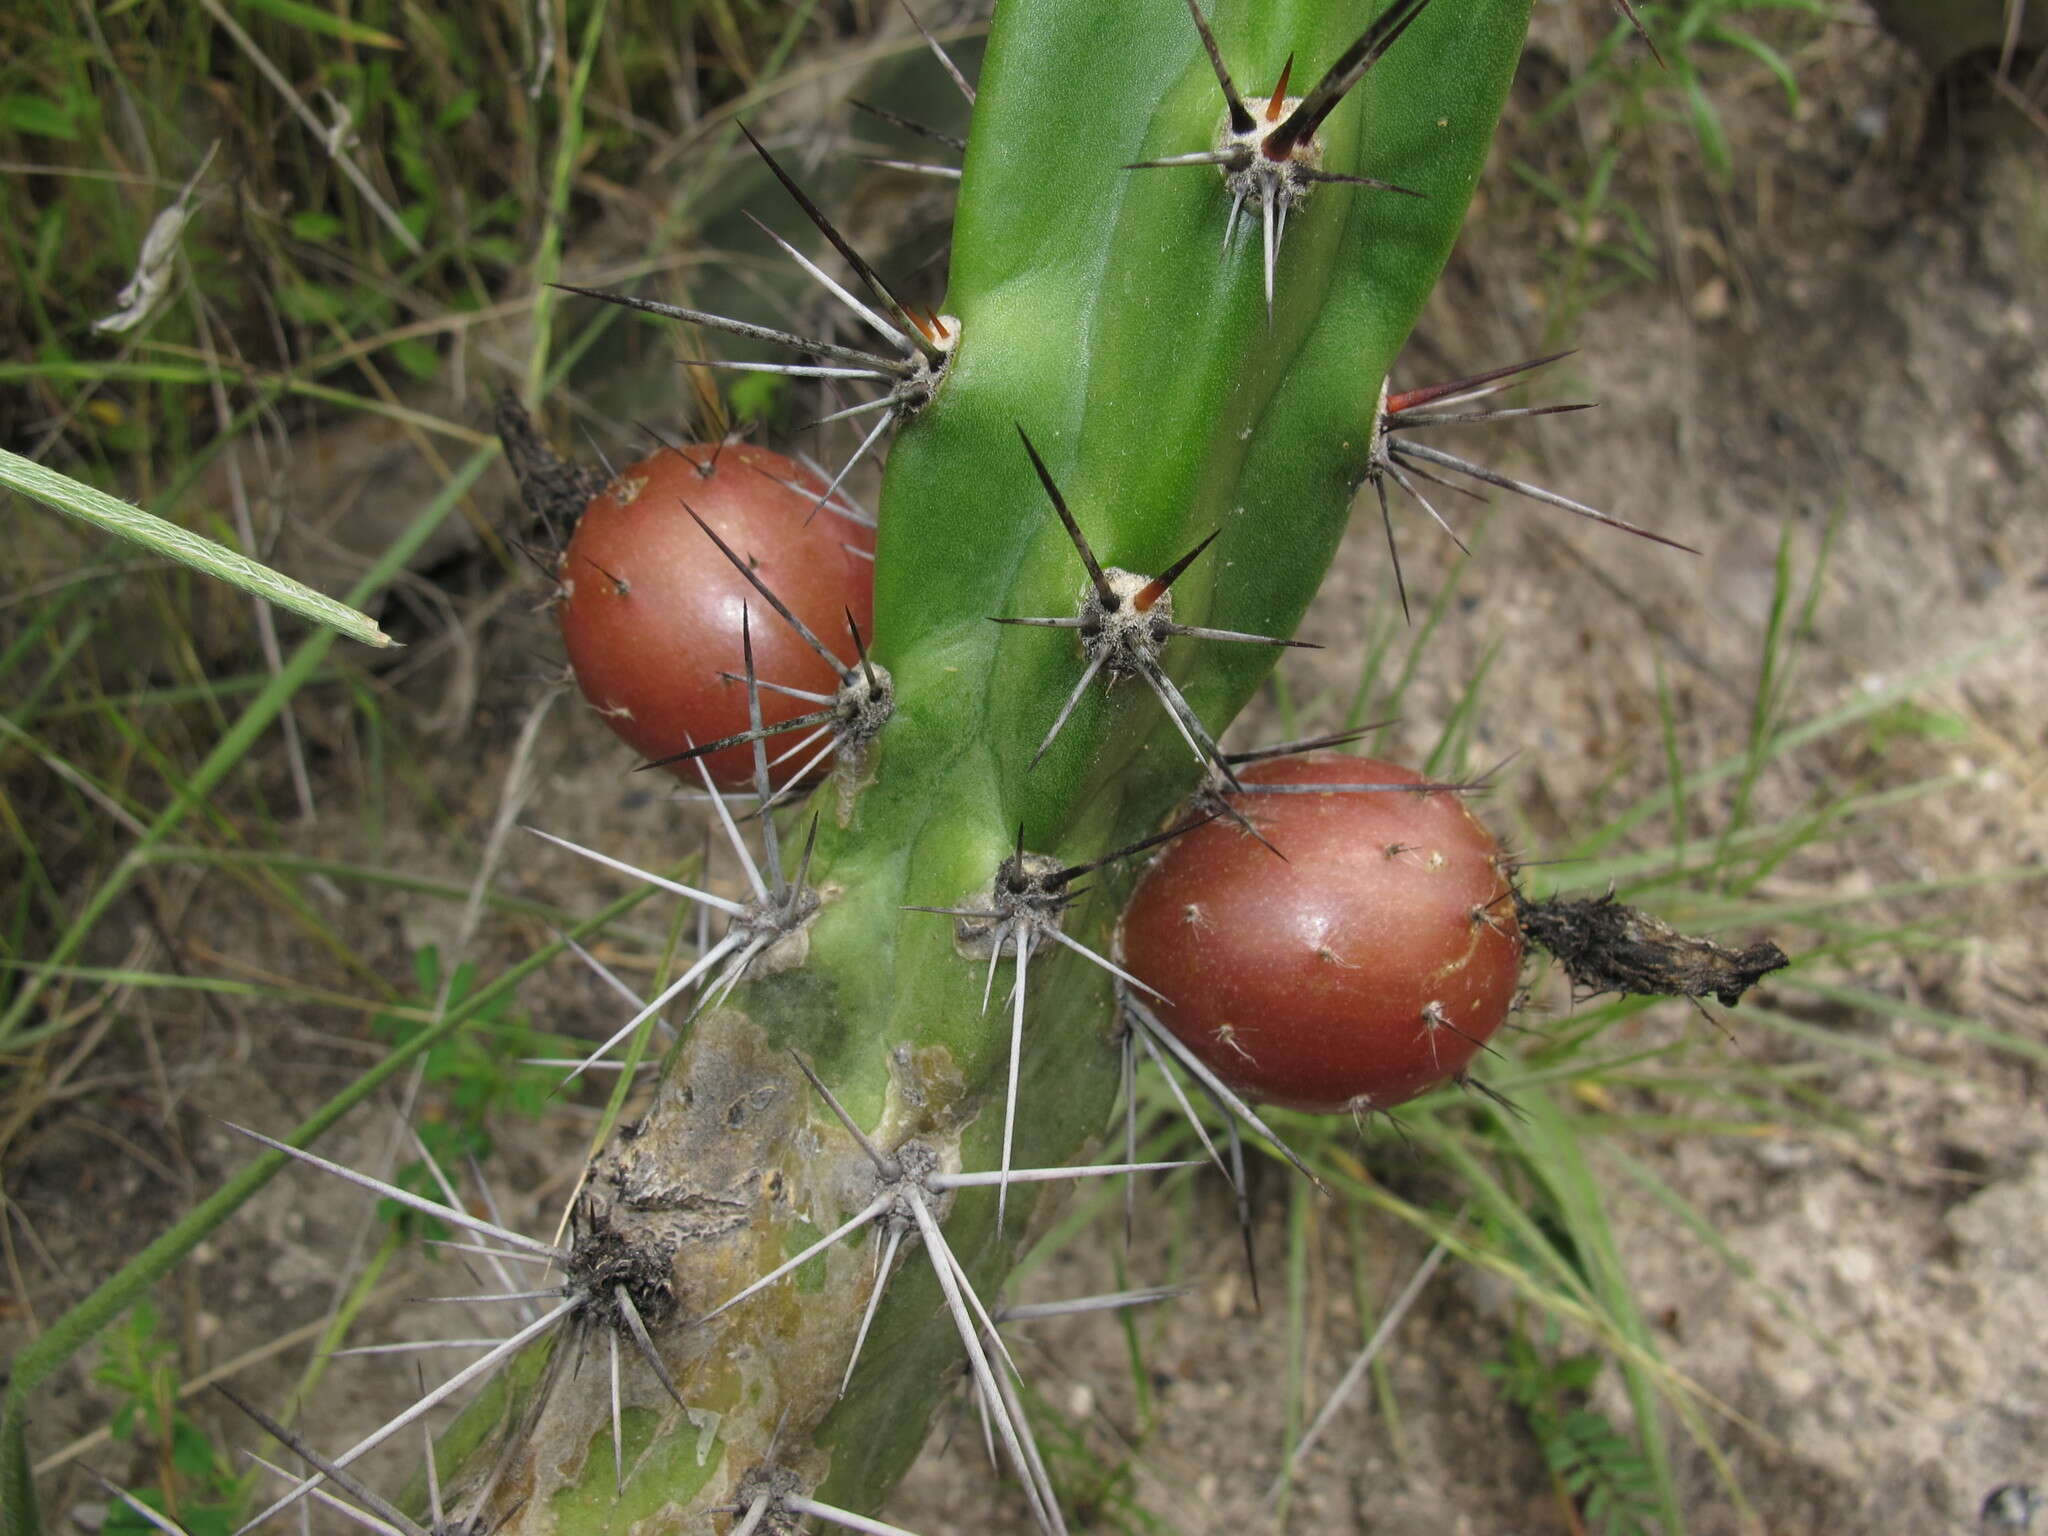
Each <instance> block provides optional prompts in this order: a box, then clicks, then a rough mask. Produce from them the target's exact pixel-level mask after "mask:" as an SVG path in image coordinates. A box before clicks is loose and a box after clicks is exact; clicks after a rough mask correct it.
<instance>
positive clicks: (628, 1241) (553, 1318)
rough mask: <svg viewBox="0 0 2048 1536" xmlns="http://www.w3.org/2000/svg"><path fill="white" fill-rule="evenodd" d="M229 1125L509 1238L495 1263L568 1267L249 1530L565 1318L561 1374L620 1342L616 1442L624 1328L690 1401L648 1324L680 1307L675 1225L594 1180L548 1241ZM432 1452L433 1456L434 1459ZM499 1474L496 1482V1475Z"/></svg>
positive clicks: (555, 1361)
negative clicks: (537, 1307)
mask: <svg viewBox="0 0 2048 1536" xmlns="http://www.w3.org/2000/svg"><path fill="white" fill-rule="evenodd" d="M228 1129H230V1130H232V1131H234V1132H236V1133H237V1134H239V1135H242V1136H247V1137H248V1138H250V1139H251V1140H252V1141H258V1142H261V1143H262V1144H263V1145H264V1146H266V1147H269V1148H270V1149H271V1150H273V1151H276V1152H282V1153H284V1154H285V1155H286V1156H287V1157H291V1158H295V1159H297V1160H298V1161H300V1162H302V1163H305V1164H307V1165H309V1166H310V1167H314V1168H317V1169H319V1170H321V1171H322V1172H323V1173H330V1174H333V1175H334V1176H335V1177H337V1178H341V1179H345V1180H346V1181H348V1182H349V1183H351V1184H354V1185H356V1186H358V1187H359V1188H362V1189H366V1190H369V1191H371V1192H373V1193H375V1194H377V1195H380V1196H382V1197H383V1198H385V1199H387V1200H395V1201H397V1202H398V1203H399V1204H400V1205H403V1206H407V1207H409V1208H410V1209H412V1210H415V1211H418V1212H420V1213H421V1214H423V1215H427V1216H431V1217H433V1218H434V1219H436V1220H438V1221H444V1222H447V1223H448V1224H449V1225H451V1226H455V1227H461V1228H464V1229H466V1230H468V1231H471V1232H474V1233H477V1234H479V1235H480V1236H482V1237H485V1238H487V1239H489V1240H490V1241H491V1242H492V1243H494V1244H497V1245H499V1246H498V1247H497V1248H495V1249H492V1250H489V1252H490V1254H491V1256H492V1258H493V1260H494V1262H500V1263H502V1262H505V1261H512V1262H519V1263H527V1264H539V1265H541V1266H543V1267H544V1271H545V1269H547V1268H553V1269H559V1270H560V1271H561V1272H562V1275H563V1279H562V1281H561V1283H560V1284H558V1285H554V1286H548V1287H544V1288H539V1289H535V1290H533V1291H531V1292H519V1293H515V1294H514V1295H513V1296H511V1297H509V1298H508V1299H512V1300H525V1299H527V1298H528V1297H532V1298H550V1299H552V1300H553V1302H554V1305H553V1306H551V1307H549V1308H547V1309H546V1310H545V1311H543V1312H542V1313H541V1314H540V1315H539V1316H538V1317H536V1318H533V1319H532V1320H530V1321H528V1322H526V1323H525V1324H524V1325H523V1326H522V1327H520V1328H519V1329H517V1330H516V1331H515V1332H513V1333H512V1334H511V1335H509V1336H508V1337H506V1338H504V1339H502V1340H494V1341H490V1348H489V1350H488V1351H487V1352H486V1353H485V1354H484V1355H483V1356H482V1357H481V1358H479V1359H477V1360H475V1361H473V1362H471V1364H469V1365H468V1366H466V1367H464V1368H463V1369H462V1370H460V1371H458V1372H456V1373H455V1375H453V1376H452V1377H450V1378H449V1379H448V1380H447V1381H445V1382H443V1383H442V1384H441V1385H440V1386H438V1387H435V1388H434V1389H433V1390H431V1391H429V1392H426V1393H424V1394H423V1395H422V1396H421V1397H420V1398H419V1399H418V1400H417V1401H416V1402H414V1403H413V1404H412V1406H411V1407H409V1408H407V1409H405V1410H404V1411H403V1412H401V1413H399V1414H398V1415H397V1416H396V1417H395V1418H392V1419H390V1420H388V1421H387V1422H385V1423H384V1424H383V1425H381V1426H379V1427H378V1428H377V1429H374V1430H372V1431H371V1432H370V1433H369V1434H368V1435H366V1436H364V1437H363V1438H362V1439H361V1440H359V1441H358V1442H357V1443H356V1444H355V1445H353V1446H351V1447H350V1448H349V1449H348V1450H346V1451H343V1452H341V1453H340V1454H339V1455H337V1456H334V1457H332V1458H330V1459H328V1460H327V1461H324V1462H320V1463H317V1464H316V1469H315V1471H314V1473H313V1475H312V1476H310V1477H306V1478H303V1479H301V1480H300V1481H299V1482H297V1483H296V1484H294V1485H293V1487H292V1488H291V1489H290V1490H288V1491H287V1492H286V1493H285V1494H284V1495H283V1497H281V1498H279V1499H277V1500H275V1501H274V1502H273V1503H271V1504H270V1506H269V1507H268V1508H266V1509H265V1510H263V1512H262V1513H261V1514H259V1515H257V1516H256V1518H255V1519H254V1520H251V1521H249V1522H248V1523H247V1524H246V1525H245V1526H243V1527H242V1529H244V1530H247V1529H250V1528H251V1527H254V1526H256V1525H260V1524H261V1523H262V1522H263V1521H265V1520H268V1519H269V1518H270V1517H271V1516H272V1515H275V1514H277V1513H278V1512H280V1511H281V1510H284V1509H286V1508H289V1507H290V1506H291V1505H292V1504H295V1503H297V1502H298V1501H299V1500H300V1499H302V1498H304V1497H306V1496H307V1495H309V1494H317V1493H318V1491H319V1490H320V1488H321V1487H322V1485H323V1484H325V1483H326V1482H327V1481H328V1480H329V1478H330V1476H331V1475H332V1472H333V1470H335V1469H340V1468H346V1467H348V1466H350V1465H352V1464H353V1463H355V1462H356V1461H358V1460H360V1459H361V1458H362V1457H363V1456H365V1455H367V1454H369V1452H371V1451H372V1450H374V1449H376V1448H377V1447H378V1446H379V1445H382V1444H383V1443H384V1442H385V1441H386V1440H388V1439H390V1438H391V1437H392V1436H393V1435H395V1434H397V1433H398V1432H399V1431H400V1430H401V1429H404V1428H405V1427H406V1426H407V1425H408V1424H411V1423H413V1422H414V1421H416V1420H419V1419H421V1418H424V1417H425V1416H426V1414H427V1413H428V1412H429V1411H431V1410H432V1409H433V1408H434V1407H436V1406H437V1405H438V1404H440V1403H441V1402H443V1401H445V1400H446V1399H447V1398H449V1397H451V1396H453V1395H454V1394H455V1393H457V1392H459V1391H461V1390H462V1389H463V1388H465V1387H467V1386H469V1385H470V1384H471V1383H472V1382H475V1381H477V1380H479V1379H481V1378H483V1377H485V1376H487V1375H489V1374H490V1373H491V1372H493V1371H495V1370H496V1369H497V1368H498V1367H499V1366H501V1365H503V1364H505V1363H506V1362H507V1361H509V1360H510V1359H511V1358H512V1357H513V1356H514V1355H516V1354H518V1353H519V1352H520V1351H521V1350H522V1349H524V1348H525V1347H526V1346H527V1345H528V1344H529V1343H531V1342H532V1341H534V1340H535V1339H538V1338H540V1337H541V1336H542V1335H544V1334H546V1333H548V1332H550V1331H551V1330H553V1329H555V1328H556V1327H558V1326H563V1325H566V1326H567V1327H568V1328H569V1329H570V1330H571V1340H570V1342H568V1343H567V1344H566V1345H565V1344H558V1345H557V1346H556V1348H555V1350H554V1351H553V1353H552V1355H551V1356H550V1358H549V1361H548V1370H549V1371H550V1372H551V1373H552V1372H554V1371H556V1370H557V1369H558V1368H559V1366H560V1364H561V1362H562V1360H563V1359H564V1358H566V1357H567V1356H568V1355H570V1354H572V1353H573V1354H574V1355H575V1356H576V1358H577V1360H578V1361H579V1362H580V1361H581V1359H582V1357H583V1355H584V1354H585V1352H586V1351H587V1350H588V1349H589V1348H590V1346H591V1344H592V1343H593V1341H594V1339H595V1337H596V1335H598V1334H600V1333H602V1334H604V1335H605V1337H606V1338H607V1340H608V1341H609V1343H610V1350H609V1353H610V1360H611V1372H612V1374H611V1397H612V1406H613V1415H614V1418H613V1423H614V1434H613V1444H614V1445H615V1446H616V1445H618V1444H619V1443H620V1442H619V1438H618V1434H617V1424H618V1405H619V1401H620V1396H619V1370H620V1362H619V1351H618V1347H617V1345H618V1340H619V1338H620V1337H622V1336H623V1337H625V1338H626V1339H627V1341H628V1342H629V1343H630V1345H631V1346H632V1348H633V1349H634V1350H635V1351H637V1352H638V1355H639V1358H640V1359H641V1360H642V1361H643V1362H644V1363H645V1364H646V1365H647V1367H648V1369H649V1370H650V1371H651V1372H652V1373H653V1374H654V1376H655V1378H656V1379H657V1380H658V1381H659V1382H660V1383H661V1385H662V1387H663V1389H664V1390H665V1391H666V1392H667V1393H668V1395H669V1397H670V1398H671V1399H672V1400H674V1401H675V1402H676V1403H677V1405H678V1406H682V1395H681V1393H680V1392H679V1391H678V1389H677V1387H676V1384H675V1380H674V1378H673V1377H672V1376H671V1375H670V1374H669V1371H668V1367H667V1366H666V1365H665V1364H664V1363H663V1362H662V1359H661V1356H660V1353H659V1352H658V1351H657V1350H656V1349H655V1347H654V1341H653V1339H652V1337H651V1335H650V1334H649V1333H648V1326H647V1325H648V1320H649V1319H652V1320H653V1321H654V1322H655V1323H656V1324H660V1323H662V1322H664V1321H666V1320H668V1319H669V1317H670V1316H671V1315H672V1314H673V1313H674V1311H675V1308H676V1302H677V1298H676V1296H675V1292H674V1287H673V1284H672V1282H671V1278H670V1277H671V1273H672V1260H673V1258H674V1245H675V1242H676V1239H675V1237H674V1236H673V1234H671V1233H668V1232H666V1231H664V1230H663V1229H662V1228H661V1227H660V1226H659V1225H658V1224H657V1223H655V1222H653V1221H650V1220H649V1218H647V1217H646V1216H644V1215H642V1214H640V1213H638V1212H634V1211H629V1210H626V1209H624V1208H623V1207H621V1208H619V1209H616V1210H614V1209H613V1208H612V1207H611V1206H610V1205H609V1204H608V1202H607V1201H606V1200H605V1199H604V1198H603V1197H602V1196H601V1195H600V1194H599V1193H598V1192H597V1191H595V1190H593V1189H591V1188H588V1187H586V1188H585V1189H584V1190H583V1191H582V1192H581V1193H580V1194H579V1196H578V1197H577V1201H576V1204H575V1206H574V1207H573V1208H572V1210H571V1214H570V1221H569V1227H570V1231H571V1233H572V1237H571V1241H570V1243H569V1245H568V1246H567V1247H562V1246H559V1245H557V1244H553V1243H543V1242H539V1241H537V1240H535V1239H533V1238H530V1237H527V1236H525V1235H523V1234H522V1233H518V1232H514V1231H512V1230H510V1229H509V1228H506V1227H503V1226H500V1225H498V1224H497V1223H496V1222H491V1221H486V1220H484V1219H483V1218H481V1217H478V1216H473V1215H471V1214H470V1213H469V1212H467V1211H465V1210H462V1209H460V1208H459V1207H458V1206H456V1205H454V1204H452V1203H451V1204H443V1203H441V1202H440V1201H436V1200H429V1199H427V1198H426V1197H425V1196H423V1195H416V1194H414V1193H413V1192H412V1191H410V1190H407V1189H402V1188H400V1187H399V1186H398V1185H396V1184H389V1183H386V1182H385V1181H384V1180H382V1179H376V1178H372V1177H371V1176H370V1175H368V1174H365V1173H359V1172H357V1171H356V1170H355V1169H352V1168H347V1167H344V1166H342V1165H341V1164H339V1163H333V1162H329V1161H328V1160H327V1159H326V1158H323V1157H317V1156H315V1155H314V1154H313V1153H311V1152H306V1151H302V1150H301V1149H299V1148H297V1147H293V1146H290V1145H288V1144H286V1143H284V1142H281V1141H276V1140H273V1139H272V1138H271V1137H268V1136H265V1135H263V1134H262V1133H261V1132H259V1131H252V1130H248V1129H246V1128H244V1127H242V1126H239V1125H229V1127H228ZM636 1226H639V1227H645V1229H646V1230H644V1231H640V1230H633V1228H634V1227H636ZM544 1397H545V1394H544V1393H541V1394H537V1395H536V1398H535V1401H536V1403H538V1402H539V1401H540V1400H542V1399H543V1398H544ZM518 1438H519V1437H518V1435H517V1434H516V1433H515V1434H513V1435H512V1436H511V1437H510V1438H509V1440H508V1445H509V1444H516V1443H517V1441H518ZM431 1460H432V1458H431V1456H430V1457H429V1461H430V1462H431ZM500 1471H502V1468H500ZM618 1472H619V1475H620V1477H621V1478H622V1479H623V1476H624V1468H623V1465H621V1466H620V1467H619V1468H618ZM491 1481H492V1482H493V1483H494V1482H495V1476H494V1477H493V1479H492V1480H491ZM490 1486H491V1484H490V1483H487V1484H486V1487H485V1490H484V1492H483V1494H482V1495H480V1496H479V1497H478V1499H477V1505H478V1507H479V1508H481V1507H482V1505H483V1503H484V1502H485V1501H486V1500H487V1499H488V1497H489V1492H490ZM437 1528H438V1527H437Z"/></svg>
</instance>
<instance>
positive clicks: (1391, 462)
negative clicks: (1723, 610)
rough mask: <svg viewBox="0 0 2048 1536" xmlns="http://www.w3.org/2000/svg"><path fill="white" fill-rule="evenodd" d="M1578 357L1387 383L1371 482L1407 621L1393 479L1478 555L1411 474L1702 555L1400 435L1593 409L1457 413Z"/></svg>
mask: <svg viewBox="0 0 2048 1536" xmlns="http://www.w3.org/2000/svg"><path fill="white" fill-rule="evenodd" d="M1571 355H1572V354H1571V353H1570V352H1553V353H1551V354H1550V355H1549V356H1548V357H1538V358H1532V359H1531V360H1530V361H1528V362H1526V363H1510V364H1509V365H1508V366H1507V367H1505V368H1495V369H1493V370H1492V371H1491V372H1488V373H1475V374H1472V375H1471V376H1470V377H1468V378H1463V379H1453V380H1451V381H1450V382H1449V383H1447V384H1431V385H1428V386H1426V387H1425V388H1422V389H1408V390H1402V391H1400V392H1399V393H1389V392H1388V389H1387V386H1386V384H1385V382H1382V383H1381V385H1380V399H1379V405H1378V407H1377V408H1376V409H1375V410H1374V412H1373V426H1372V449H1371V457H1370V459H1369V460H1368V465H1367V468H1366V472H1365V478H1366V481H1367V482H1368V483H1369V484H1370V485H1371V486H1372V488H1373V492H1374V494H1375V495H1377V496H1378V497H1379V502H1380V521H1381V522H1382V523H1383V524H1384V525H1385V527H1386V530H1387V552H1388V554H1389V555H1390V556H1391V557H1392V559H1393V562H1394V586H1395V588H1396V589H1397V590H1398V591H1399V592H1400V594H1401V613H1402V616H1403V617H1407V616H1408V585H1407V583H1406V582H1405V581H1403V580H1402V578H1401V551H1400V549H1399V548H1398V547H1397V546H1396V545H1395V543H1394V518H1393V514H1392V512H1391V511H1390V510H1389V509H1388V506H1387V480H1388V479H1389V478H1390V477H1391V478H1392V480H1393V481H1394V483H1395V484H1396V485H1398V486H1400V487H1401V489H1402V490H1404V491H1406V492H1407V493H1408V494H1409V495H1410V496H1412V497H1414V498H1415V500H1416V501H1417V502H1419V503H1421V505H1422V509H1423V511H1425V512H1427V513H1428V514H1429V515H1430V516H1431V517H1432V518H1434V519H1435V520H1436V525H1437V526H1438V527H1439V528H1441V529H1443V531H1444V532H1445V533H1447V534H1449V535H1450V538H1451V542H1452V543H1453V544H1455V545H1457V546H1458V548H1459V550H1460V551H1462V552H1463V553H1465V554H1467V555H1470V554H1471V553H1472V551H1471V550H1469V549H1467V548H1466V547H1465V541H1464V540H1463V539H1461V538H1459V537H1458V534H1457V530H1456V529H1454V528H1453V527H1451V525H1450V524H1449V523H1448V522H1446V521H1444V516H1443V514H1442V513H1441V512H1439V511H1437V509H1436V507H1435V506H1434V505H1433V504H1432V503H1431V502H1430V499H1429V498H1428V497H1427V496H1425V495H1424V494H1423V493H1422V489H1421V487H1419V486H1417V485H1416V483H1415V480H1412V479H1410V478H1409V475H1410V474H1413V475H1414V476H1415V477H1416V479H1421V480H1427V481H1430V482H1431V483H1432V484H1435V485H1440V486H1442V487H1443V488H1444V489H1445V490H1448V491H1457V492H1458V493H1459V494H1460V495H1465V496H1471V497H1474V498H1475V499H1483V498H1480V497H1479V493H1478V492H1477V491H1473V490H1470V489H1469V488H1467V487H1465V486H1462V485H1459V484H1457V483H1456V482H1455V481H1451V480H1446V479H1445V478H1444V472H1445V471H1448V472H1450V473H1452V474H1458V475H1464V476H1466V477H1467V478H1469V479H1473V480H1477V481H1480V482H1482V483H1483V484H1486V485H1493V486H1498V487H1500V488H1501V489H1502V490H1504V491H1513V492H1515V493H1516V494H1517V495H1520V496H1527V497H1529V498H1530V499H1531V500H1533V501H1540V502H1543V503H1545V504H1546V505H1548V506H1553V507H1562V508H1563V509H1564V510H1565V511H1567V512H1573V513H1576V514H1577V515H1578V516H1580V517H1585V518H1591V519H1592V520H1593V521H1594V522H1596V523H1605V524H1606V525H1607V526H1608V527H1609V528H1619V529H1620V530H1621V531H1622V532H1623V533H1632V534H1634V535H1635V536H1636V537H1637V538H1640V539H1649V540H1651V541H1652V542H1653V543H1657V544H1665V545H1669V546H1670V547H1671V548H1672V549H1682V550H1684V551H1685V552H1686V553H1687V554H1689V555H1696V554H1698V553H1699V551H1698V550H1697V549H1694V548H1693V547H1692V546H1691V545H1690V544H1681V543H1680V542H1679V541H1678V540H1677V539H1671V538H1666V537H1665V536H1664V535H1663V534H1661V533H1652V532H1651V531H1650V530H1649V529H1647V528H1638V527H1637V526H1636V525H1635V524H1634V523H1631V522H1626V521H1624V520H1623V519H1621V518H1618V517H1614V516H1611V515H1610V514H1608V513H1606V512H1601V511H1599V510H1597V509H1595V508H1593V507H1589V506H1587V505H1586V504H1585V503H1584V502H1582V501H1573V500H1572V499H1571V498H1570V497H1569V496H1560V495H1558V494H1557V492H1555V491H1547V490H1545V489H1544V488H1543V487H1542V486H1540V485H1532V484H1530V483H1529V482H1528V481H1526V480H1516V479H1513V478H1511V477H1510V476H1507V475H1503V474H1501V473H1500V472H1499V471H1498V470H1492V469H1487V468H1484V467H1483V466H1481V465H1478V464H1474V463H1473V462H1472V461H1471V460H1470V459H1462V458H1459V457H1458V456H1457V455H1456V454H1454V453H1446V452H1445V451H1444V450H1443V449H1441V448H1432V447H1430V446H1428V445H1427V444H1425V443H1415V442H1410V441H1408V440H1407V439H1406V438H1404V437H1399V436H1397V435H1396V434H1397V433H1402V432H1418V431H1421V430H1423V429H1425V428H1428V427H1455V426H1471V425H1477V424H1480V423H1486V422H1496V421H1510V420H1513V419H1514V418H1516V417H1518V416H1557V415H1562V414H1564V413H1566V412H1569V411H1587V410H1591V409H1592V408H1593V407H1592V402H1590V401H1578V402H1575V403H1573V404H1570V405H1523V406H1508V407H1500V408H1496V409H1489V410H1478V411H1458V410H1453V409H1451V407H1453V406H1459V405H1463V404H1465V403H1466V402H1468V401H1471V400H1479V399H1483V398H1485V397H1486V396H1488V395H1493V394H1498V393H1499V392H1500V391H1501V390H1504V389H1511V388H1513V387H1514V385H1515V384H1516V383H1517V382H1519V381H1520V379H1521V376H1522V375H1524V374H1526V373H1529V372H1531V371H1532V370H1534V369H1537V368H1543V367H1547V366H1548V365H1549V364H1551V363H1554V362H1556V361H1557V360H1558V359H1559V358H1564V357H1570V356H1571ZM1425 466H1427V467H1425ZM1404 469H1405V472H1404Z"/></svg>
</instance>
